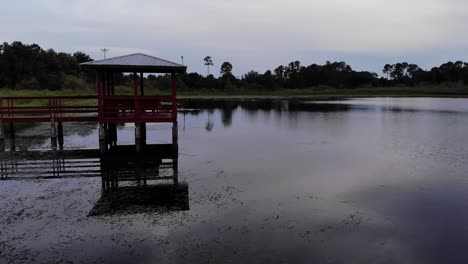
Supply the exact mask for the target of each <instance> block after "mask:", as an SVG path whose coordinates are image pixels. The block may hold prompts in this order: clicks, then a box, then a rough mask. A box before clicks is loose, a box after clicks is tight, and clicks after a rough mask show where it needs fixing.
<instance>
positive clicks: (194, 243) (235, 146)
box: [0, 98, 468, 263]
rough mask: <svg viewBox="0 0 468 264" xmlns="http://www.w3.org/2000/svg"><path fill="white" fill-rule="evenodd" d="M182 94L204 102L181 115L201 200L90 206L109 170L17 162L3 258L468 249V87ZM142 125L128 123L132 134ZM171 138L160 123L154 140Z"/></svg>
mask: <svg viewBox="0 0 468 264" xmlns="http://www.w3.org/2000/svg"><path fill="white" fill-rule="evenodd" d="M182 103H183V104H184V105H185V107H186V108H192V109H201V111H200V112H192V113H186V114H184V113H180V114H179V174H180V176H179V180H180V181H181V182H184V183H183V184H185V185H187V186H188V197H189V200H188V203H189V208H185V209H184V210H172V209H171V208H166V209H165V210H156V211H155V210H145V208H144V207H142V208H140V209H139V210H137V211H131V210H130V211H129V212H127V213H125V212H122V213H116V214H112V215H93V216H90V212H91V211H92V210H93V208H94V207H95V206H96V203H98V201H99V199H100V197H101V179H100V178H98V177H96V178H72V179H61V178H59V179H32V178H31V175H16V177H13V176H14V175H13V176H12V177H11V178H10V179H8V180H4V181H0V212H1V213H0V263H8V262H19V263H21V262H24V263H28V262H38V263H40V262H63V263H68V262H69V261H72V262H75V263H165V262H167V263H467V262H468V251H467V250H466V245H467V244H468V226H467V223H468V177H467V175H468V140H467V138H468V99H441V98H439V99H436V98H373V99H350V100H343V101H320V102H313V101H283V100H242V101H235V100H203V101H200V100H193V101H183V102H182ZM65 133H66V137H65V148H67V149H87V148H96V147H97V146H98V141H97V139H98V135H97V125H96V124H67V125H65ZM133 133H134V131H133V126H132V125H127V126H121V127H120V128H119V144H133V142H134V136H133V135H134V134H133ZM47 136H48V127H47V126H44V127H42V126H41V127H36V128H33V129H29V130H26V131H22V132H21V133H20V135H19V138H18V140H17V145H18V146H19V147H20V148H21V149H46V148H48V147H49V141H48V139H47ZM170 140H171V127H170V126H166V125H148V142H149V143H168V142H170ZM32 176H34V173H33V175H32Z"/></svg>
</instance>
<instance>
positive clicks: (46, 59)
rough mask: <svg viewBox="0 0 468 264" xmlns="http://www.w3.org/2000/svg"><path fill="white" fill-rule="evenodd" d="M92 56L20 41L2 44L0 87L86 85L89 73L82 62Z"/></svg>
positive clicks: (76, 86) (56, 87) (54, 87)
mask: <svg viewBox="0 0 468 264" xmlns="http://www.w3.org/2000/svg"><path fill="white" fill-rule="evenodd" d="M90 60H91V58H90V57H89V56H88V55H86V54H85V53H82V52H76V53H75V54H73V55H71V54H67V53H63V52H59V53H57V52H55V51H54V50H53V49H49V50H43V49H42V48H41V47H40V46H39V45H37V44H31V45H27V44H23V43H21V42H19V41H15V42H12V43H11V44H9V43H6V42H5V43H3V44H2V45H0V87H9V88H13V89H25V88H27V89H50V90H58V89H62V88H64V86H65V85H67V84H71V85H72V86H73V87H72V88H83V86H85V85H86V82H85V81H83V80H86V79H87V77H88V76H87V75H86V73H85V72H83V71H82V70H81V69H80V66H79V63H80V62H83V61H90Z"/></svg>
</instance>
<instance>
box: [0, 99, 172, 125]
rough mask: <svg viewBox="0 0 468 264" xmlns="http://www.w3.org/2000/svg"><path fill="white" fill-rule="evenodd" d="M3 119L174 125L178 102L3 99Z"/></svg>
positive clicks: (0, 113) (0, 105)
mask: <svg viewBox="0 0 468 264" xmlns="http://www.w3.org/2000/svg"><path fill="white" fill-rule="evenodd" d="M88 101H89V102H88ZM31 102H35V104H32V103H31ZM0 119H1V120H3V121H5V122H13V123H16V122H50V121H52V120H53V121H57V122H61V121H77V122H80V121H99V122H101V123H133V122H134V123H138V122H141V123H144V122H175V121H176V120H177V103H176V101H175V99H174V98H173V97H171V96H102V97H101V98H100V99H98V98H97V97H96V96H25V97H20V96H16V97H0Z"/></svg>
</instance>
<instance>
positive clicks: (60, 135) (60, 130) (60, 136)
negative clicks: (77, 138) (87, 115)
mask: <svg viewBox="0 0 468 264" xmlns="http://www.w3.org/2000/svg"><path fill="white" fill-rule="evenodd" d="M57 129H58V133H57V136H58V144H59V148H60V150H63V124H62V122H59V123H58V125H57Z"/></svg>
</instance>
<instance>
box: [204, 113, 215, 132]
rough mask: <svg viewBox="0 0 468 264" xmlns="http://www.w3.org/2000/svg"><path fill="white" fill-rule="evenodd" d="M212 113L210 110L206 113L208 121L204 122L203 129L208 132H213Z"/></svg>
mask: <svg viewBox="0 0 468 264" xmlns="http://www.w3.org/2000/svg"><path fill="white" fill-rule="evenodd" d="M212 113H213V111H210V110H209V111H208V120H207V121H206V125H205V129H206V131H208V132H211V131H212V130H213V127H214V123H213V121H212V120H211V114H212Z"/></svg>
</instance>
